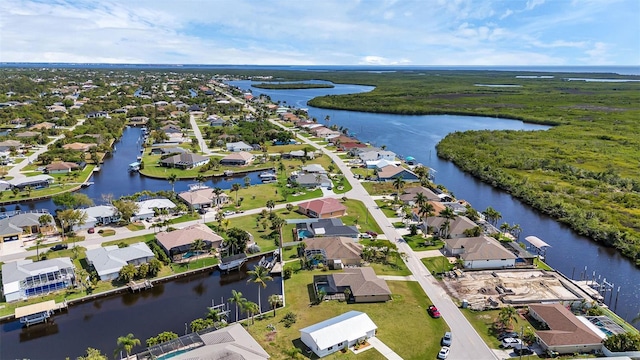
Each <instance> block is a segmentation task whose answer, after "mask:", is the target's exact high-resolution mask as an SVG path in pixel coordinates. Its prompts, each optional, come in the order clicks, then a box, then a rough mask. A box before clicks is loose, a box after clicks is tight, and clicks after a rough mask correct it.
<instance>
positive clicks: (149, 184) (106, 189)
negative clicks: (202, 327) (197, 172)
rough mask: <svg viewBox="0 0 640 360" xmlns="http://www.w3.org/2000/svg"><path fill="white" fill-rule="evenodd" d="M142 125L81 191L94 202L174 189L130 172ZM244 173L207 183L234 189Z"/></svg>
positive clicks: (183, 184)
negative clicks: (111, 197) (108, 195)
mask: <svg viewBox="0 0 640 360" xmlns="http://www.w3.org/2000/svg"><path fill="white" fill-rule="evenodd" d="M141 133H142V130H141V129H140V128H135V127H131V128H127V129H125V130H124V134H123V136H122V138H121V139H120V141H118V142H117V143H116V144H115V149H116V150H115V152H114V153H113V155H112V156H111V157H109V158H106V159H105V161H104V163H103V164H102V165H101V170H100V172H97V173H94V175H93V176H92V177H91V179H90V180H89V181H93V182H94V184H93V185H91V186H89V187H88V188H85V189H82V190H80V192H81V193H84V194H87V195H88V196H89V197H91V198H92V199H93V200H94V202H96V203H98V202H100V201H101V199H102V195H103V194H112V195H113V197H114V198H115V199H117V198H119V197H121V196H124V195H131V194H134V193H136V192H139V191H143V190H149V191H160V190H165V191H171V184H169V182H168V181H167V180H161V179H152V178H148V177H145V176H142V175H140V174H138V173H130V172H129V171H128V169H129V164H130V163H132V162H134V161H136V158H137V157H138V156H139V155H140V140H139V139H140V135H141ZM259 175H260V171H254V172H251V173H249V174H248V175H246V176H248V177H249V179H251V184H254V185H255V184H262V181H260V176H259ZM244 176H245V175H243V176H236V177H226V178H222V177H218V178H210V179H208V180H207V182H206V183H205V185H208V186H210V187H214V188H215V187H219V188H221V189H224V190H228V189H231V186H232V185H233V184H235V183H238V184H240V185H242V186H244ZM195 183H196V181H195V180H179V181H176V182H175V184H174V186H175V190H176V192H181V191H186V190H188V189H189V185H190V184H195ZM6 208H7V210H13V209H15V206H14V205H9V206H6ZM20 208H21V209H23V210H24V209H25V208H28V209H42V208H46V209H49V211H50V212H52V213H53V211H54V210H55V205H54V204H53V201H52V200H43V201H36V202H31V203H27V204H20Z"/></svg>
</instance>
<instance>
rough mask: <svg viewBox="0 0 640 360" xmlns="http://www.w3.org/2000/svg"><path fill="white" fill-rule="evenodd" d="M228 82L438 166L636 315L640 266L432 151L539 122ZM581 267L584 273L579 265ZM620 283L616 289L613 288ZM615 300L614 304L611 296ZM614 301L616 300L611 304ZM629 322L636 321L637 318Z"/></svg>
mask: <svg viewBox="0 0 640 360" xmlns="http://www.w3.org/2000/svg"><path fill="white" fill-rule="evenodd" d="M230 84H231V85H234V86H238V87H239V88H241V89H244V90H248V89H251V91H252V92H253V94H254V95H259V94H266V95H268V96H269V97H271V100H272V101H280V102H281V103H282V104H284V105H288V106H293V107H296V108H307V109H308V111H309V116H311V117H315V118H316V119H318V122H319V123H325V121H324V119H325V117H326V116H327V115H328V116H329V117H330V121H329V123H328V124H329V125H333V124H336V125H338V126H342V127H346V128H348V129H349V132H350V133H351V132H353V133H355V135H356V137H357V138H359V139H360V140H362V141H365V142H369V143H371V144H374V145H377V146H382V145H386V146H387V148H388V149H389V150H392V151H394V152H396V153H397V154H399V155H402V156H405V157H406V156H413V157H414V158H416V160H417V161H419V162H421V163H423V164H425V165H426V166H429V167H431V168H433V169H435V170H436V171H437V174H436V182H437V183H440V184H443V185H445V186H446V187H447V188H448V189H449V190H450V191H452V192H453V193H454V194H455V195H456V197H457V198H459V199H465V200H467V201H469V202H470V203H471V204H472V205H473V207H474V208H476V209H478V210H480V211H481V210H484V209H486V208H487V207H489V206H492V207H493V208H495V209H496V210H498V211H499V212H500V213H501V214H502V220H501V222H508V223H509V224H520V226H521V227H522V230H523V231H522V236H521V238H524V237H525V236H529V235H535V236H537V237H539V238H541V239H543V240H544V241H546V242H547V243H549V244H550V245H551V246H552V247H551V248H550V249H549V250H548V252H547V262H548V263H549V264H550V265H551V266H552V267H554V268H555V269H558V270H559V271H561V272H562V273H564V274H565V275H566V276H568V277H572V276H573V278H574V279H580V278H583V277H586V276H588V277H589V278H591V277H592V276H593V273H594V272H595V277H596V279H598V278H601V279H602V278H606V280H607V282H610V283H613V284H614V289H615V291H614V292H609V293H607V294H606V296H605V298H606V303H607V304H610V306H611V308H612V309H614V310H615V311H616V313H618V314H619V315H620V316H621V317H623V318H624V319H625V320H627V321H631V320H632V319H633V318H634V317H635V316H636V315H637V314H638V313H639V312H640V268H638V267H636V266H634V265H633V263H632V262H631V261H629V259H627V258H625V257H623V256H621V255H620V254H619V253H618V252H617V251H616V250H615V249H613V248H606V247H603V246H600V245H599V244H598V243H596V242H594V241H592V240H590V239H588V238H586V237H583V236H579V235H577V234H576V233H575V232H573V231H572V230H571V229H570V228H569V227H567V226H565V225H563V224H560V223H558V222H557V221H555V220H553V219H552V218H550V217H548V216H546V215H543V214H540V213H538V212H537V211H535V210H534V209H532V208H530V207H529V206H527V205H525V204H523V203H521V202H520V201H519V200H517V199H515V198H513V197H511V195H509V194H507V193H505V192H503V191H500V190H497V189H494V188H493V187H491V186H489V185H487V184H485V183H483V182H481V181H479V180H477V179H475V178H474V177H472V176H471V175H468V174H466V173H464V172H462V171H461V170H460V169H458V168H457V167H456V166H455V165H454V164H453V163H450V162H448V161H444V160H442V159H439V158H438V157H437V156H436V150H435V146H436V144H437V143H438V142H439V141H440V140H441V139H442V138H443V137H445V136H446V135H447V134H449V133H451V132H454V131H465V130H483V129H490V130H501V129H503V130H506V129H510V130H544V129H546V128H547V127H546V126H540V125H533V124H527V123H523V122H522V121H517V120H506V119H498V118H489V117H471V116H451V115H438V116H414V115H393V114H374V113H364V112H357V111H341V110H329V109H319V108H314V107H310V106H308V105H307V101H308V100H310V99H312V98H314V97H317V96H322V95H340V94H348V93H357V92H366V91H371V90H372V88H371V87H368V86H357V85H339V84H336V85H335V87H334V88H323V89H303V90H269V89H260V88H253V87H251V82H250V81H232V82H230ZM585 269H586V270H585ZM618 287H620V292H619V293H617V289H618ZM616 300H617V301H616ZM616 302H617V303H616ZM636 326H638V324H637V323H636Z"/></svg>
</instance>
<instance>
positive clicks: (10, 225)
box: [0, 212, 54, 244]
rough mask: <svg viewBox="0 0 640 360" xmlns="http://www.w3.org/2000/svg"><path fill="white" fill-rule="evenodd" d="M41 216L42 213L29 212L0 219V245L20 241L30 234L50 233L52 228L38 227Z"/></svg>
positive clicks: (50, 226)
mask: <svg viewBox="0 0 640 360" xmlns="http://www.w3.org/2000/svg"><path fill="white" fill-rule="evenodd" d="M42 215H44V213H37V212H34V213H30V212H29V213H21V214H16V215H14V216H11V217H7V218H4V219H0V239H2V241H0V244H1V243H5V242H9V241H16V240H20V239H22V237H24V236H28V235H32V234H38V233H43V234H46V233H49V232H51V231H52V230H53V229H54V226H52V225H48V226H46V227H42V226H41V225H40V216H42Z"/></svg>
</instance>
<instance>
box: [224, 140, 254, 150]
mask: <svg viewBox="0 0 640 360" xmlns="http://www.w3.org/2000/svg"><path fill="white" fill-rule="evenodd" d="M251 150H253V147H252V146H251V145H247V144H246V143H245V142H243V141H238V142H230V143H227V151H233V152H238V151H251Z"/></svg>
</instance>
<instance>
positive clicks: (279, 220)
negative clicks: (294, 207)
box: [271, 216, 286, 262]
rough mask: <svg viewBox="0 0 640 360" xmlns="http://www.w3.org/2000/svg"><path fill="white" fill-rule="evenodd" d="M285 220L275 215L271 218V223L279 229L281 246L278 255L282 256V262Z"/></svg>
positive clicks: (279, 243) (279, 244) (279, 245)
mask: <svg viewBox="0 0 640 360" xmlns="http://www.w3.org/2000/svg"><path fill="white" fill-rule="evenodd" d="M285 222H286V221H285V220H284V219H283V218H281V217H279V216H276V217H274V218H273V219H272V220H271V224H273V227H274V228H275V229H276V230H277V231H278V248H279V251H280V252H279V253H278V257H279V258H280V262H282V259H283V257H282V251H283V250H282V227H283V226H284V224H285Z"/></svg>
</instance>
